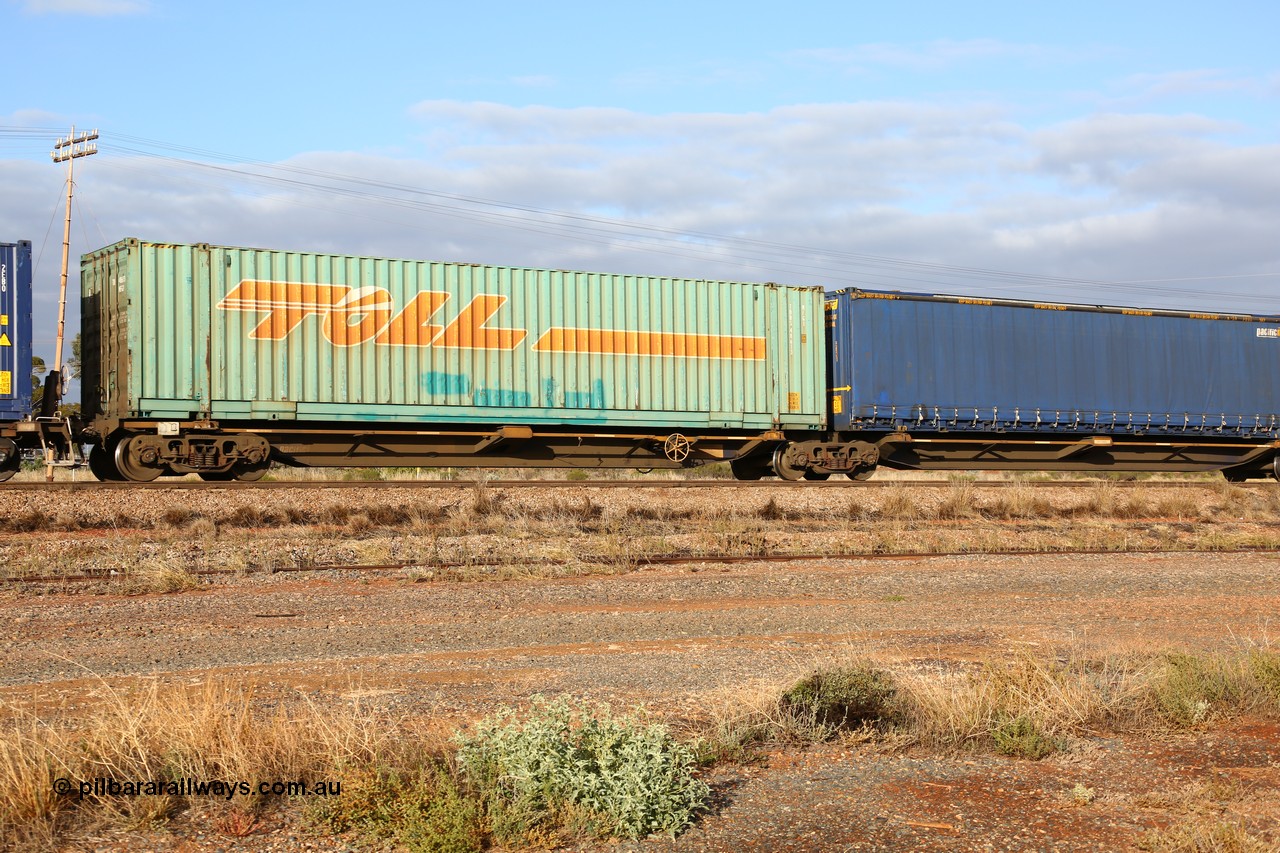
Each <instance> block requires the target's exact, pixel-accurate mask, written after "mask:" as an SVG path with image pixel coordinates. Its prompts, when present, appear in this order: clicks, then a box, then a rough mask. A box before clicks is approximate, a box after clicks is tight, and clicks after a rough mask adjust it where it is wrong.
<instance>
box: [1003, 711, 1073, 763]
mask: <svg viewBox="0 0 1280 853" xmlns="http://www.w3.org/2000/svg"><path fill="white" fill-rule="evenodd" d="M991 739H992V740H993V741H994V742H995V745H996V752H999V753H1000V754H1001V755H1012V756H1014V757H1015V758H1029V759H1031V760H1032V761H1039V760H1040V759H1042V758H1044V757H1045V756H1048V755H1052V754H1053V753H1054V752H1056V751H1057V749H1058V745H1057V744H1056V743H1055V742H1054V741H1053V739H1052V738H1050V737H1048V736H1047V735H1046V734H1045V733H1044V732H1043V731H1042V730H1041V729H1040V726H1039V724H1037V723H1036V721H1035V720H1034V719H1032V718H1031V717H1028V716H1025V715H1023V716H1018V717H1010V718H1007V719H1005V720H1002V721H1000V722H998V723H996V725H995V726H994V727H993V728H992V729H991Z"/></svg>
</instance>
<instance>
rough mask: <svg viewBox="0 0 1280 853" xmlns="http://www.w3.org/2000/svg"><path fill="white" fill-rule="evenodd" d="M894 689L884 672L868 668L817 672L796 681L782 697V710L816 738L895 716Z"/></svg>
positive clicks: (863, 666) (852, 667) (891, 718)
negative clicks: (809, 729) (810, 729)
mask: <svg viewBox="0 0 1280 853" xmlns="http://www.w3.org/2000/svg"><path fill="white" fill-rule="evenodd" d="M897 692H898V691H897V686H896V685H895V684H894V682H893V678H892V676H890V675H889V674H888V673H887V672H885V671H884V670H880V669H875V668H874V667H871V666H867V665H855V666H847V667H838V668H835V669H830V670H825V671H818V672H815V673H813V674H811V675H807V676H805V677H804V678H802V679H800V680H799V681H797V682H796V683H795V684H794V685H792V686H791V688H790V689H789V690H787V691H786V692H785V693H783V694H782V699H781V706H782V709H783V710H784V711H786V712H787V714H788V715H789V716H790V717H791V718H792V719H793V720H795V721H796V722H798V723H800V724H801V725H802V726H807V727H811V728H812V731H813V732H814V734H815V735H817V736H818V738H817V739H825V737H829V736H830V735H832V734H834V733H835V732H837V731H839V730H840V729H845V728H853V727H856V726H858V725H864V724H868V723H880V722H891V721H893V720H894V719H895V718H896V717H897V708H896V705H895V700H896V699H897Z"/></svg>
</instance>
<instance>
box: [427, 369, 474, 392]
mask: <svg viewBox="0 0 1280 853" xmlns="http://www.w3.org/2000/svg"><path fill="white" fill-rule="evenodd" d="M419 384H420V385H421V386H422V390H423V391H425V392H426V393H428V394H467V393H469V392H470V391H471V377H470V376H467V375H466V374H463V373H436V372H431V373H424V374H422V379H421V380H420V382H419Z"/></svg>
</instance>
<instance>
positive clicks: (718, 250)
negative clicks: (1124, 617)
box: [0, 101, 1280, 311]
mask: <svg viewBox="0 0 1280 853" xmlns="http://www.w3.org/2000/svg"><path fill="white" fill-rule="evenodd" d="M413 114H414V116H415V117H416V118H417V119H418V120H419V121H420V122H421V124H422V127H423V137H422V142H421V148H420V149H419V151H418V152H417V153H416V154H415V155H414V156H404V157H399V158H392V157H387V156H374V155H368V154H353V153H346V152H312V153H308V154H305V155H300V156H298V157H296V158H293V159H292V160H290V161H288V163H286V164H282V165H286V166H289V167H291V168H295V169H307V170H311V171H310V172H309V173H306V174H302V173H298V172H293V173H290V174H289V175H288V178H289V180H290V181H292V182H293V183H284V182H270V183H263V182H257V181H252V180H249V179H240V178H237V177H235V176H234V175H229V174H228V173H226V172H219V171H214V170H208V169H201V168H198V167H194V166H175V165H174V164H172V163H169V162H167V161H164V160H159V159H148V158H141V159H138V158H134V159H127V158H124V157H122V156H120V155H118V154H115V153H113V152H112V150H111V140H110V135H109V134H104V139H103V140H101V146H100V147H101V148H102V151H103V154H102V156H99V157H95V158H92V160H90V161H88V162H87V163H86V164H85V166H84V168H83V169H79V170H78V171H77V184H78V190H77V192H78V197H79V198H81V199H82V204H83V205H84V207H82V208H80V209H81V210H82V211H87V212H88V214H89V215H85V214H84V213H80V214H77V215H78V220H77V225H76V227H75V229H74V233H75V235H76V240H77V245H75V246H73V252H80V251H86V250H89V249H93V248H97V246H98V245H102V244H104V243H108V242H113V241H115V240H117V239H120V238H121V237H125V236H137V237H141V238H144V239H153V240H172V241H180V242H214V243H228V244H232V245H256V246H269V247H276V248H288V249H298V250H320V251H334V252H341V253H366V254H372V255H382V256H398V257H418V258H436V259H441V260H457V261H470V262H482V263H499V264H514V265H532V266H543V267H559V268H585V269H601V270H609V271H617V272H635V273H651V274H660V275H682V276H692V277H727V278H747V279H767V280H773V281H781V282H788V283H796V284H824V285H827V286H829V287H843V286H848V285H852V284H857V285H861V286H865V287H872V288H875V287H880V288H897V289H908V290H933V291H950V292H968V293H979V294H981V293H992V294H995V295H1032V294H1035V295H1040V296H1049V297H1057V298H1064V299H1065V298H1071V299H1084V300H1085V301H1109V302H1130V303H1134V302H1136V303H1139V304H1156V305H1168V306H1176V307H1202V308H1219V309H1231V308H1234V309H1237V310H1239V309H1243V310H1258V311H1261V310H1269V311H1274V310H1275V302H1274V299H1271V298H1269V296H1268V295H1269V294H1270V293H1272V292H1274V287H1275V285H1276V284H1277V283H1278V282H1277V280H1276V279H1275V278H1272V279H1264V280H1262V281H1261V284H1259V282H1257V281H1253V280H1243V281H1242V282H1235V281H1234V280H1233V281H1229V282H1228V284H1230V286H1224V285H1223V283H1222V282H1220V281H1214V280H1210V279H1206V280H1204V281H1198V282H1196V281H1192V282H1185V283H1180V284H1178V285H1176V286H1177V287H1179V288H1181V290H1178V291H1174V290H1166V289H1164V286H1162V285H1152V286H1151V288H1150V289H1147V288H1132V289H1121V290H1117V291H1115V292H1112V291H1108V290H1106V289H1093V290H1089V289H1079V288H1075V289H1066V290H1062V289H1055V288H1053V287H1051V286H1049V285H1047V284H1043V283H1042V284H1040V285H1037V286H1036V287H1033V288H1031V289H1030V290H1026V291H1011V290H1002V289H1000V288H1004V287H1008V286H1009V285H1010V283H1011V282H1010V281H1008V280H1001V279H999V278H992V277H982V276H976V277H975V276H972V275H965V274H963V273H962V272H960V271H957V270H952V271H951V272H947V271H942V270H933V269H921V268H915V267H911V266H908V265H902V264H896V263H893V262H887V261H885V262H881V261H874V260H872V259H869V258H867V257H865V256H878V257H886V258H905V259H911V260H916V261H925V262H933V263H938V264H947V265H952V266H954V267H974V268H985V269H1002V270H1015V271H1022V272H1027V273H1037V274H1042V275H1053V276H1064V277H1075V278H1088V279H1104V280H1139V279H1143V280H1145V279H1157V278H1187V277H1190V276H1209V277H1212V276H1231V275H1249V274H1254V273H1259V272H1264V273H1277V272H1280V248H1278V247H1277V243H1276V241H1275V239H1274V235H1275V234H1276V233H1280V166H1278V165H1277V164H1280V156H1278V155H1280V149H1278V148H1277V146H1276V145H1274V144H1272V145H1247V144H1242V143H1239V142H1235V141H1233V139H1234V136H1235V133H1236V130H1237V128H1236V126H1235V125H1232V124H1228V123H1223V122H1218V121H1214V120H1211V119H1208V118H1204V117H1201V116H1194V115H1185V116H1161V115H1145V114H1144V115H1126V114H1100V115H1094V116H1088V117H1085V118H1080V119H1076V120H1073V121H1068V122H1063V123H1060V124H1057V125H1053V126H1050V127H1043V128H1032V127H1028V126H1027V125H1026V124H1025V123H1023V122H1020V121H1019V120H1018V117H1017V116H1013V115H1010V114H1008V113H1006V112H1005V111H1003V110H1002V109H1000V108H998V107H995V106H991V105H988V104H980V103H979V104H953V105H945V106H944V105H937V104H920V103H910V102H867V103H852V104H807V105H793V106H787V107H780V108H777V109H774V110H770V111H768V112H762V113H747V114H718V113H696V114H693V113H690V114H665V115H646V114H643V113H637V112H633V111H628V110H622V109H608V108H582V109H557V108H551V107H545V106H534V107H511V106H507V105H503V104H493V103H462V102H454V101H428V102H423V103H421V104H418V105H417V106H416V107H415V108H414V112H413ZM317 173H327V174H332V175H349V176H358V177H360V178H361V179H363V180H364V181H365V182H366V183H364V184H352V183H334V182H330V181H327V180H325V179H322V178H320V177H317V176H316V174H317ZM60 180H61V175H60V173H58V170H56V169H52V168H50V167H49V166H48V165H47V164H34V163H30V164H29V163H18V162H15V161H7V162H6V161H3V160H0V184H2V185H4V186H9V187H14V188H17V189H15V191H14V192H13V193H8V194H6V196H5V197H4V198H3V199H0V236H2V237H3V239H15V238H18V237H30V238H32V239H39V236H40V234H42V233H43V232H44V230H45V224H46V222H47V221H48V220H49V217H50V216H51V213H50V207H49V205H50V203H51V202H52V201H53V200H55V199H56V197H57V192H58V186H59V182H60ZM370 182H372V183H370ZM300 184H303V185H305V184H314V185H320V184H327V185H329V184H331V185H330V186H329V187H328V189H322V188H321V187H320V186H312V187H309V188H308V187H305V186H301V185H300ZM395 188H399V189H395ZM414 188H416V189H427V190H432V191H439V192H440V193H445V194H450V195H449V196H440V195H426V194H422V193H419V192H413V191H411V190H412V189H414ZM370 196H372V197H370ZM463 197H465V198H467V199H493V200H502V201H504V202H509V203H511V204H513V205H517V206H521V205H522V206H524V207H526V208H528V209H529V210H526V211H521V210H516V209H512V208H501V207H492V206H485V205H480V204H475V203H469V202H465V201H463V200H460V199H461V198H463ZM534 209H536V210H537V211H547V210H553V211H567V212H571V213H572V214H573V216H560V215H553V214H546V213H537V212H535V211H534ZM600 218H609V219H623V220H627V221H629V222H633V223H638V224H639V225H641V226H646V227H648V228H649V229H656V230H645V228H638V227H637V228H612V227H610V226H609V225H608V224H607V223H603V222H601V221H599V220H600ZM662 229H667V230H662ZM671 229H674V230H677V231H679V232H682V235H683V236H675V235H672V234H670V233H669V230H671ZM37 232H39V233H37ZM86 232H87V233H88V234H90V235H92V236H91V237H88V238H86V237H84V236H82V235H83V234H84V233H86ZM689 232H697V233H698V234H718V235H730V236H733V237H737V238H742V239H744V240H749V241H756V242H733V241H717V240H712V239H708V238H699V237H696V236H693V235H692V234H690V233H689ZM779 244H781V246H786V247H792V248H788V249H785V250H784V249H783V248H780V245H779ZM795 247H810V249H809V250H803V249H799V248H795ZM850 253H856V255H858V256H862V257H855V256H853V255H851V254H850ZM55 254H56V252H55V251H54V250H53V249H52V248H49V249H47V250H46V252H45V256H46V267H47V266H48V263H49V262H48V260H47V259H48V258H51V257H53V256H54V255H55ZM1170 287H1172V285H1171V286H1170ZM1232 294H1244V295H1246V296H1247V295H1249V294H1253V298H1252V299H1251V300H1250V301H1246V300H1244V299H1240V298H1236V297H1235V296H1232Z"/></svg>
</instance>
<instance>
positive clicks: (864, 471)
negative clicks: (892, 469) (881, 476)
mask: <svg viewBox="0 0 1280 853" xmlns="http://www.w3.org/2000/svg"><path fill="white" fill-rule="evenodd" d="M875 472H876V469H875V468H859V469H858V470H856V471H849V472H847V473H846V474H845V476H846V477H848V478H849V479H850V480H870V479H871V475H872V474H874V473H875Z"/></svg>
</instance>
